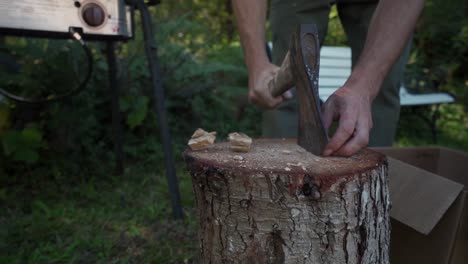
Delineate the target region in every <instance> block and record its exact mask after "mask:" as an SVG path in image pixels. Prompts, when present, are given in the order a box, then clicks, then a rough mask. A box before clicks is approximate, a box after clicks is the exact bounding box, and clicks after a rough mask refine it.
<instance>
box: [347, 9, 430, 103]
mask: <svg viewBox="0 0 468 264" xmlns="http://www.w3.org/2000/svg"><path fill="white" fill-rule="evenodd" d="M423 7H424V0H411V1H407V0H380V2H379V4H378V6H377V8H376V10H375V12H374V15H373V17H372V20H371V24H370V26H369V31H368V34H367V39H366V43H365V46H364V49H363V51H362V54H361V56H360V58H359V60H358V63H357V64H356V66H355V67H354V69H353V72H352V74H351V77H350V78H349V80H348V82H349V83H350V84H353V83H354V84H356V83H357V84H358V85H352V86H354V87H356V89H359V87H362V89H367V91H361V92H362V93H363V94H364V95H368V96H369V97H370V98H369V99H371V100H372V99H373V98H375V96H376V95H377V93H378V92H379V89H380V86H381V84H382V82H383V80H384V79H385V77H386V75H387V74H388V72H389V71H390V69H391V67H392V66H393V64H394V63H395V61H396V60H397V59H398V57H399V56H400V53H401V51H402V50H403V48H404V46H405V45H406V43H407V41H408V39H409V37H410V35H411V33H412V32H413V30H414V27H415V25H416V22H417V19H418V17H419V15H420V13H421V10H422V9H423ZM363 82H366V83H363Z"/></svg>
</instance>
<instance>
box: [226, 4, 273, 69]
mask: <svg viewBox="0 0 468 264" xmlns="http://www.w3.org/2000/svg"><path fill="white" fill-rule="evenodd" d="M232 5H233V10H234V14H235V16H236V21H237V27H238V30H239V34H240V38H241V43H242V47H243V49H244V56H245V63H246V65H247V68H248V70H249V72H250V73H253V72H255V71H256V70H259V69H261V68H262V67H263V66H264V65H265V64H268V63H269V61H268V57H267V54H266V51H265V22H266V13H267V1H266V0H232Z"/></svg>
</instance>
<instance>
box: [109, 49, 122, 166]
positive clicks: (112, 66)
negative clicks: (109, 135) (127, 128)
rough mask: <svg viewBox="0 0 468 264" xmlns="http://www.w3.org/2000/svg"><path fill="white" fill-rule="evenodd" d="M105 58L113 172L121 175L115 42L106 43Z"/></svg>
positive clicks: (120, 127) (120, 139)
mask: <svg viewBox="0 0 468 264" xmlns="http://www.w3.org/2000/svg"><path fill="white" fill-rule="evenodd" d="M106 44H107V46H106V58H107V65H108V66H109V89H110V94H111V110H112V132H113V140H114V152H115V171H116V174H117V175H121V174H122V173H123V171H124V154H123V147H122V125H121V123H120V122H121V120H122V119H121V116H120V110H119V90H120V89H119V83H118V81H117V59H116V57H115V42H114V41H107V42H106Z"/></svg>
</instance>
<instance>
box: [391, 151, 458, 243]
mask: <svg viewBox="0 0 468 264" xmlns="http://www.w3.org/2000/svg"><path fill="white" fill-rule="evenodd" d="M387 158H388V165H389V177H390V195H391V199H392V210H391V211H390V216H391V217H393V218H394V219H396V220H398V221H400V222H402V223H403V224H406V225H408V226H409V227H411V228H413V229H415V230H416V231H418V232H420V233H423V234H425V235H427V234H429V233H430V232H431V230H432V229H433V228H434V226H435V225H436V224H437V222H439V220H440V218H441V217H442V216H443V215H444V213H445V212H446V211H447V209H448V208H449V207H450V205H451V204H452V203H453V201H455V199H456V198H457V196H458V195H459V194H460V192H461V191H462V189H463V185H461V184H459V183H456V182H453V181H451V180H448V179H446V178H443V177H440V176H438V175H436V174H433V173H431V172H428V171H425V170H422V169H419V168H417V167H414V166H411V165H409V164H407V163H404V162H401V161H399V160H396V159H393V158H391V157H388V156H387Z"/></svg>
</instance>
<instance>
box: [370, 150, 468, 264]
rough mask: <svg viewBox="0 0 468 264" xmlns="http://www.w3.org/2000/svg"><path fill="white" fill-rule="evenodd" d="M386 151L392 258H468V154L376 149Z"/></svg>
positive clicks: (438, 263)
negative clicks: (390, 202) (390, 206)
mask: <svg viewBox="0 0 468 264" xmlns="http://www.w3.org/2000/svg"><path fill="white" fill-rule="evenodd" d="M374 149H375V150H377V151H379V152H382V153H384V154H386V155H387V156H388V160H389V177H390V195H391V199H392V210H391V212H390V215H391V217H392V236H391V245H390V251H391V252H390V263H392V264H408V263H415V264H417V263H425V264H467V263H468V155H467V154H465V153H463V152H459V151H454V150H450V149H447V148H374Z"/></svg>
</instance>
